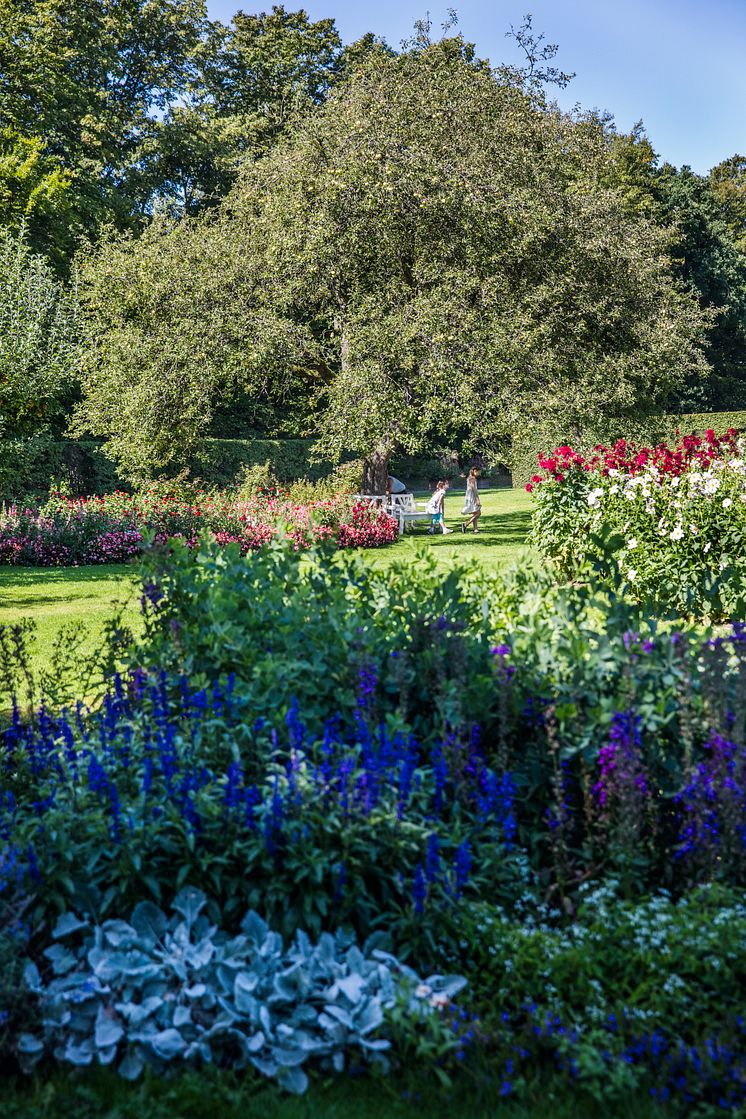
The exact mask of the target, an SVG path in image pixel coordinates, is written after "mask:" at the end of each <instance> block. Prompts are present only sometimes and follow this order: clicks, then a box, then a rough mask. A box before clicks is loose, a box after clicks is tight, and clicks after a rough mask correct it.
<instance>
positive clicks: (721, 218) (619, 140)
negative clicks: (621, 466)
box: [602, 124, 746, 411]
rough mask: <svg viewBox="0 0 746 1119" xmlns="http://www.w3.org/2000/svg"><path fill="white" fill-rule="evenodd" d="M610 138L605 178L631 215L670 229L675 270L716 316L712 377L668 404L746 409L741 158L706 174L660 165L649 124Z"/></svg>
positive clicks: (708, 348)
mask: <svg viewBox="0 0 746 1119" xmlns="http://www.w3.org/2000/svg"><path fill="white" fill-rule="evenodd" d="M607 135H608V139H609V162H608V164H607V166H606V168H605V170H604V172H603V178H602V181H603V182H604V183H605V185H607V186H609V187H611V188H612V189H615V190H617V191H618V192H619V194H620V196H621V197H622V199H623V200H624V205H625V206H626V208H627V209H628V210H629V211H630V212H631V213H633V214H635V215H644V216H645V217H647V218H648V219H649V220H650V221H652V222H654V223H655V224H656V225H657V226H658V227H660V228H664V229H668V230H669V231H670V240H669V247H668V250H667V251H668V255H669V257H670V259H671V264H672V268H673V270H674V273H675V274H676V275H677V276H678V277H679V278H680V279H681V281H682V282H683V283H684V284H686V286H687V287H688V288H689V289H690V290H691V291H692V292H693V293H695V294H696V296H697V299H698V300H699V303H700V306H701V308H702V309H703V310H704V311H705V312H706V313H707V314H708V315H709V323H708V327H707V331H706V335H705V353H706V356H707V360H708V362H709V363H710V365H711V367H712V375H711V376H710V377H709V378H708V379H706V380H702V379H701V378H700V377H694V378H687V380H686V381H685V383H684V384H683V385H682V386H680V388H679V390H677V391H676V392H675V393H674V395H673V396H672V398H671V400H670V401H669V402H668V405H667V407H670V408H672V409H678V410H681V411H687V410H688V411H702V410H709V409H712V410H715V411H717V410H718V409H725V410H728V409H733V408H740V407H744V406H746V253H744V251H743V242H742V237H743V231H744V229H746V202H744V199H746V194H743V195H742V194H741V193H740V190H741V185H739V184H741V179H740V178H739V175H740V171H739V166H740V162H741V161H740V159H739V157H738V156H734V157H733V159H732V160H726V161H725V163H723V164H720V165H719V166H718V167H717V168H714V169H713V170H712V171H711V172H710V175H709V177H705V176H702V175H697V174H695V173H694V172H693V171H692V170H691V168H689V167H682V168H681V169H678V170H677V168H675V167H672V166H671V165H670V164H664V165H663V166H662V167H661V166H659V163H658V157H657V155H656V153H655V151H654V149H653V147H652V145H651V143H650V141H649V140H648V138H647V136H646V135H645V133H644V130H643V127H642V124H638V125H636V126H635V128H634V129H633V130H632V132H631V133H629V134H628V135H624V134H621V135H619V134H617V133H616V132H614V131H613V129H607ZM745 181H746V180H745ZM742 203H743V209H742V210H739V207H740V206H741V205H742Z"/></svg>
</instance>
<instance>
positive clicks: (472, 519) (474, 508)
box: [461, 466, 482, 532]
mask: <svg viewBox="0 0 746 1119" xmlns="http://www.w3.org/2000/svg"><path fill="white" fill-rule="evenodd" d="M478 477H479V471H478V470H477V468H476V466H472V468H471V470H470V471H469V476H468V478H467V479H466V497H465V498H464V507H463V509H462V510H461V513H462V515H463V516H466V520H465V521H464V522H463V523H462V525H461V531H462V532H466V530H467V529H468V528H471V531H472V532H479V529H478V528H477V522H478V521H479V518H480V517H481V515H482V502H481V501H480V500H479V491H478V490H477V478H478ZM467 514H468V515H467Z"/></svg>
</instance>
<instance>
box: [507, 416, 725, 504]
mask: <svg viewBox="0 0 746 1119" xmlns="http://www.w3.org/2000/svg"><path fill="white" fill-rule="evenodd" d="M708 427H711V428H714V430H715V431H716V432H718V433H722V432H724V431H726V430H727V429H728V428H729V427H735V428H736V429H737V430H739V431H746V411H740V412H688V413H682V414H680V415H664V416H649V417H646V418H645V419H644V420H638V421H633V422H631V423H627V424H626V425H625V428H624V429H623V430H621V431H620V426H619V421H617V422H616V424H615V423H614V421H609V425H608V426H607V427H605V428H602V427H598V428H595V429H590V428H589V429H588V430H587V431H585V432H583V435H582V437H581V439H580V440H577V439H575V440H573V439H571V438H568V436H567V434H566V433H559V434H557V433H556V432H551V431H550V430H549V429H541V428H536V429H534V431H532V432H531V434H530V435H527V436H524V437H522V438H519V439H514V441H513V447H512V452H511V456H510V467H511V473H512V477H513V486H514V487H517V488H518V487H520V488H522V487H523V486H525V484H526V482H528V480H529V478H530V477H531V475H532V474H536V472H537V470H538V461H537V459H538V456H539V455H540V454H547V453H548V452H550V451H552V450H553V449H554V448H555V447H556V446H558V445H559V444H560V443H570V445H571V446H576V445H577V446H578V448H579V449H580V450H586V451H587V450H590V448H592V447H593V446H594V444H596V443H614V442H616V440H617V439H619V438H621V436H622V435H623V436H624V438H626V439H631V440H633V441H634V442H635V443H637V444H638V445H643V444H648V445H650V444H651V443H658V442H660V441H661V440H663V439H666V440H668V441H671V440H674V439H676V431H677V429H678V430H679V431H681V432H682V434H691V433H694V434H695V435H701V434H702V433H703V432H704V431H706V430H707V428H708Z"/></svg>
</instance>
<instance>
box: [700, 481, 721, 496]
mask: <svg viewBox="0 0 746 1119" xmlns="http://www.w3.org/2000/svg"><path fill="white" fill-rule="evenodd" d="M702 489H703V490H704V492H705V493H706V494H708V495H709V496H710V497H712V495H713V494H716V493H717V492H718V490H719V489H720V479H719V478H708V479H707V480H706V482H705V484H704V485H703V487H702Z"/></svg>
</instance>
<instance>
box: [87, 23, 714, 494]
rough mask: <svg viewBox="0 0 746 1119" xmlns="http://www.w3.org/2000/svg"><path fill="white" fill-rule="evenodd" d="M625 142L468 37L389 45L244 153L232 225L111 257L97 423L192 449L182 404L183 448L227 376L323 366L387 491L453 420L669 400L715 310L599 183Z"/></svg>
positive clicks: (499, 430)
mask: <svg viewBox="0 0 746 1119" xmlns="http://www.w3.org/2000/svg"><path fill="white" fill-rule="evenodd" d="M606 159H607V146H606V142H605V140H604V138H603V136H602V134H601V132H600V131H599V129H598V128H594V127H589V126H588V125H587V122H585V121H581V122H576V121H574V120H572V119H571V118H569V117H567V116H563V115H562V114H561V113H559V111H558V110H557V109H556V108H554V107H552V106H549V105H547V104H546V103H545V101H544V100H543V98H542V96H541V94H540V93H539V92H538V91H536V90H534V89H532V90H526V89H523V88H521V87H520V86H519V85H518V83H517V82H516V80H515V76H514V75H511V76H510V79H509V80H502V79H501V78H500V77H499V75H498V76H496V75H495V74H494V73H493V72H492V71H491V70H490V68H489V67H488V66H487V64H485V63H483V62H481V61H480V60H478V59H476V58H475V56H474V52H473V49H472V48H470V47H468V46H467V45H466V44H464V43H463V41H462V40H461V39H460V38H451V39H445V40H443V41H442V42H440V43H438V44H435V45H433V44H431V45H429V46H424V47H419V46H418V47H416V48H415V49H412V50H409V51H407V52H405V53H404V54H402V55H400V56H398V57H389V56H386V55H385V54H382V53H377V52H374V53H373V55H372V56H371V57H370V58H369V59H368V61H367V62H366V63H365V64H364V65H363V66H361V67H360V68H359V69H358V70H357V71H356V72H355V73H354V74H352V75H351V76H350V77H349V78H348V79H347V80H346V81H345V82H344V83H342V84H341V85H340V86H339V87H338V88H337V89H336V90H334V91H333V92H332V93H331V95H330V96H329V97H328V99H327V100H326V101H325V103H324V104H323V105H322V106H321V107H320V108H319V109H318V110H317V111H316V112H315V114H314V115H313V118H312V119H300V120H295V121H293V122H292V123H291V124H290V126H289V129H288V132H287V135H286V137H284V138H283V139H281V140H280V141H279V142H278V143H277V144H275V145H274V147H273V148H272V149H271V151H270V152H269V154H268V155H267V156H266V158H264V159H261V160H258V161H255V162H253V163H247V164H245V165H244V168H243V172H242V178H241V180H240V182H239V184H238V185H237V187H236V189H235V190H234V192H233V193H232V195H231V196H230V198H229V199H228V201H227V203H226V204H225V206H224V207H223V208H222V210H221V213H220V215H219V217H218V218H217V219H216V220H215V221H213V222H202V223H197V224H188V225H187V226H185V227H184V228H183V229H182V230H180V231H179V230H176V231H171V232H167V233H164V234H163V238H162V240H161V241H153V240H152V239H150V240H146V241H143V242H140V243H138V244H137V245H133V246H132V255H131V260H130V259H129V258H127V256H126V254H125V255H124V256H118V257H117V260H118V261H119V264H114V265H113V267H112V266H111V265H109V266H107V265H106V263H105V259H104V257H100V258H98V260H97V261H96V263H95V264H94V265H93V271H92V272H88V273H87V276H88V277H89V278H88V284H89V285H91V286H89V288H88V292H87V294H86V297H85V303H86V309H87V313H88V316H89V324H90V328H91V331H92V335H91V336H92V338H97V339H99V341H98V342H96V343H95V345H93V346H92V349H91V355H92V357H91V361H90V363H89V371H88V374H87V379H86V402H85V406H84V412H85V416H86V422H87V423H88V425H89V426H90V427H91V429H92V430H94V431H97V432H99V433H101V434H108V435H109V436H112V437H113V442H112V448H113V450H114V451H115V452H116V453H117V454H119V455H120V457H126V456H130V457H131V456H133V455H134V453H135V451H134V448H133V442H132V441H133V439H134V440H138V439H139V442H140V445H141V446H142V447H143V448H144V451H143V453H144V454H146V456H147V455H152V453H153V448H161V452H159V453H161V457H163V455H165V454H170V455H171V456H172V457H173V456H174V455H178V448H177V447H176V446H175V445H174V446H173V447H172V450H171V451H168V450H167V448H166V442H167V440H168V434H167V432H168V427H167V424H168V423H171V422H172V421H173V422H174V423H176V425H177V428H178V430H179V431H180V432H181V436H182V441H183V442H184V445H188V444H189V443H190V441H193V439H194V438H195V437H196V436H195V434H194V433H195V431H196V429H197V427H199V426H200V425H204V423H205V422H206V419H207V417H208V413H209V409H210V408H211V407H212V406H213V405H214V401H215V399H216V396H217V395H218V394H219V389H218V388H216V386H222V385H225V384H226V383H227V382H228V381H230V380H231V378H233V379H236V380H240V381H242V382H243V383H245V384H248V385H251V386H252V387H253V388H254V389H255V390H257V391H258V390H259V389H260V388H261V386H262V384H264V385H266V384H267V383H268V381H272V380H277V381H278V382H279V383H280V384H281V385H282V386H283V388H284V389H285V388H287V390H288V391H290V390H291V389H292V388H293V387H294V386H295V387H297V386H298V385H300V386H302V389H303V391H305V392H307V391H308V389H309V388H310V387H313V386H314V385H315V386H317V388H316V392H317V396H318V398H319V400H320V403H321V405H322V406H321V408H320V409H319V412H318V433H319V435H320V437H321V447H322V449H323V451H324V452H325V453H326V454H329V455H332V456H334V457H338V456H339V455H340V454H341V453H342V452H343V451H347V450H350V451H356V452H358V453H360V454H362V455H363V456H364V457H365V458H366V460H367V477H366V480H367V483H368V485H369V486H371V488H373V489H381V488H382V487H383V485H384V483H385V473H386V471H387V467H388V460H389V456H390V455H391V453H392V452H393V451H394V450H395V449H403V450H405V451H408V452H416V451H418V450H420V449H423V448H424V447H425V446H427V444H428V441H429V440H431V439H432V438H434V437H435V436H436V435H437V438H438V439H439V440H442V439H445V438H449V437H452V436H456V435H459V434H460V435H463V434H464V433H466V432H468V433H469V437H470V438H471V440H472V441H473V442H474V443H478V444H480V445H482V446H484V445H486V444H488V443H492V444H495V443H497V442H499V441H500V440H502V441H503V442H504V441H505V440H506V439H507V437H508V436H509V435H510V434H512V433H514V432H515V431H516V430H518V429H519V428H520V427H521V426H522V425H527V424H535V423H536V422H542V423H549V422H551V423H552V424H554V425H556V428H557V429H558V430H564V431H566V432H567V433H568V434H571V433H572V431H573V430H574V429H577V428H579V427H581V426H582V425H583V424H584V423H586V422H587V421H588V419H589V417H590V418H594V417H596V418H597V417H599V416H601V417H603V416H607V417H608V416H616V417H623V416H625V415H630V414H632V413H635V412H638V411H639V410H640V409H645V408H652V407H655V403H656V401H659V400H660V399H661V398H663V397H665V396H666V395H667V394H669V393H670V392H671V390H672V388H673V387H675V386H676V385H678V384H679V383H680V381H681V379H682V378H683V377H684V376H685V375H686V374H687V373H694V372H697V371H701V370H703V368H704V363H703V361H702V358H701V354H700V350H699V345H698V343H699V339H700V335H701V331H702V327H703V323H704V318H703V316H702V314H701V313H700V311H699V309H698V307H697V301H696V299H695V298H694V297H693V296H692V295H691V294H690V293H689V292H687V291H686V290H684V289H683V287H681V286H679V285H677V284H676V282H675V281H674V279H673V278H672V275H671V268H670V263H669V260H668V257H667V255H666V251H665V249H666V244H667V242H666V237H665V234H663V233H661V232H660V231H659V230H656V229H655V228H654V227H653V226H652V225H651V224H650V223H649V222H647V221H645V220H644V219H643V218H640V217H636V216H633V215H631V214H630V213H628V211H627V210H626V209H625V207H624V205H623V202H622V200H620V198H619V196H618V194H617V193H616V192H615V191H611V190H607V189H604V188H603V187H602V186H599V181H598V180H599V172H600V169H601V168H602V167H603V166H604V161H605V160H606ZM153 246H155V248H153ZM113 251H114V252H115V253H122V248H121V247H116V248H115V249H114V250H113ZM151 252H154V253H155V256H154V257H151V256H150V255H148V254H150V253H151ZM107 268H108V271H109V272H112V271H113V273H114V275H115V276H116V275H117V274H118V272H120V271H121V273H122V280H121V281H120V280H114V281H113V282H112V280H111V277H110V278H109V281H108V286H107V283H102V281H101V277H102V276H105V275H106V274H107ZM153 275H158V276H159V277H160V279H159V281H158V282H159V283H160V284H161V285H162V291H160V292H154V291H153V290H152V288H150V287H149V285H150V284H151V281H150V279H148V278H146V277H150V276H153ZM91 276H92V277H93V279H91V278H90V277H91ZM133 277H135V279H134V281H133ZM146 291H147V292H148V295H147V299H146V298H144V293H145V292H146ZM135 293H136V294H135ZM141 293H143V295H142V297H141ZM166 295H167V298H166ZM180 338H183V344H180V343H179V339H180ZM218 342H219V343H220V345H219V346H218V345H217V344H216V343H218ZM172 345H173V350H174V353H178V360H177V359H176V358H175V357H174V359H173V360H172V359H171V356H170V355H171V352H172V351H171V349H170V348H169V347H171V346H172ZM135 354H139V355H144V360H143V359H142V357H140V358H139V360H138V359H137V358H135V357H134V356H131V355H135ZM164 354H165V355H167V356H164ZM167 364H168V368H166V365H167ZM171 369H173V371H174V372H173V376H172V375H171V372H170V370H171ZM281 374H283V376H282V377H281ZM177 384H178V385H179V386H180V388H179V390H178V392H177V394H176V397H174V398H173V399H171V400H170V401H168V402H167V406H166V408H165V409H164V408H163V407H159V406H157V405H156V403H155V402H154V401H153V400H151V401H150V402H149V403H147V406H145V403H143V407H142V409H141V410H140V404H139V403H138V401H143V402H146V401H147V400H148V393H149V392H154V393H155V394H156V396H157V399H158V401H161V402H162V401H163V400H164V399H165V396H164V394H165V392H166V388H165V386H166V385H177ZM128 385H129V386H130V388H128V387H127V386H128ZM179 392H183V393H184V394H185V395H184V396H183V397H179V395H178V393H179ZM177 402H178V405H179V407H178V408H176V409H175V408H174V406H175V404H176V403H177ZM137 415H141V425H140V422H139V421H138V422H134V417H135V416H137ZM139 426H142V430H143V436H142V438H141V439H140V438H139V437H138V435H137V431H138V428H139Z"/></svg>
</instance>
